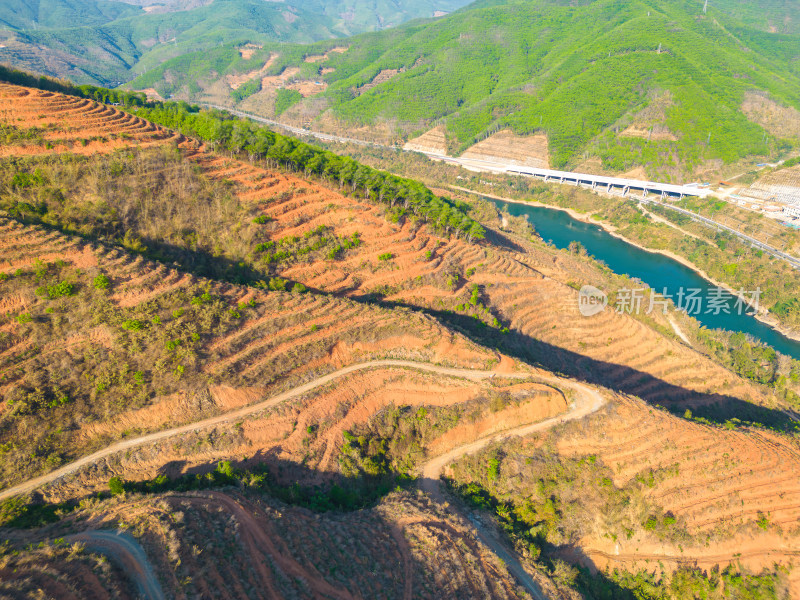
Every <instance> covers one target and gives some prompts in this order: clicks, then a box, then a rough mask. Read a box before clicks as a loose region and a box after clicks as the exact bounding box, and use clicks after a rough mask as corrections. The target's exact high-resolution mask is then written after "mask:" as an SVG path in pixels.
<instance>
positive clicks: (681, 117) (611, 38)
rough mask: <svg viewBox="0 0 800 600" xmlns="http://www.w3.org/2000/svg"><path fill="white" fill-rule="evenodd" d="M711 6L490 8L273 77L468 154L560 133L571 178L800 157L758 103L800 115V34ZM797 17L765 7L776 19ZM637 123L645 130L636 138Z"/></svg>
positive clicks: (770, 4) (371, 37)
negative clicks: (581, 170)
mask: <svg viewBox="0 0 800 600" xmlns="http://www.w3.org/2000/svg"><path fill="white" fill-rule="evenodd" d="M703 4H704V2H703V0H629V1H626V2H620V1H618V0H594V1H584V2H579V3H576V2H568V1H566V0H502V1H501V0H479V2H476V3H474V4H472V5H470V6H469V7H467V8H465V9H462V10H460V11H458V12H456V13H454V14H452V15H450V16H447V17H445V18H442V19H439V20H436V21H433V22H423V23H411V24H406V25H404V26H402V27H399V28H396V29H393V30H387V31H382V32H378V33H374V34H364V35H361V36H358V37H355V38H351V39H349V40H347V43H346V44H343V45H347V46H348V47H349V49H348V51H347V52H344V53H342V54H335V55H331V56H330V57H329V59H328V60H327V61H326V62H325V63H324V67H325V68H326V72H325V74H324V75H323V74H319V75H317V73H318V72H320V71H319V68H320V65H309V64H307V63H304V62H303V57H305V56H306V55H309V54H314V53H317V52H320V51H321V50H323V49H324V48H325V47H327V46H329V45H330V44H328V45H319V44H318V45H316V46H315V45H312V46H284V47H280V48H278V47H275V48H274V50H276V51H278V52H279V53H280V57H279V58H278V60H277V61H275V62H274V64H272V66H271V73H272V74H277V73H280V72H281V71H282V70H283V69H285V68H287V67H299V68H300V69H301V74H306V75H311V76H314V77H317V78H320V79H324V81H325V82H326V83H327V84H328V88H327V89H326V91H325V92H324V93H323V94H321V97H322V98H324V99H325V102H321V101H320V96H315V97H314V98H313V99H306V100H304V101H303V102H304V103H305V105H306V106H305V110H304V113H303V114H304V115H308V114H309V113H313V110H314V109H316V110H317V114H319V112H320V111H321V110H327V111H330V112H332V113H333V114H334V115H335V116H336V117H338V118H339V120H340V121H343V122H344V123H347V124H358V125H364V124H366V125H375V124H379V123H392V124H393V125H394V126H395V127H396V128H397V130H398V134H399V135H406V136H410V135H413V134H416V133H420V132H422V131H424V130H425V129H427V128H430V127H432V126H434V125H436V124H443V125H445V126H446V130H447V136H448V142H449V145H450V150H451V151H454V152H460V151H463V150H464V149H465V148H466V147H468V146H469V145H471V144H473V143H475V142H476V141H478V140H480V139H482V138H484V137H485V136H487V135H488V134H490V133H491V132H493V131H496V130H498V129H501V128H511V129H512V130H513V131H515V132H516V133H519V134H531V133H534V132H544V133H546V134H547V136H548V139H549V144H550V153H551V163H552V164H553V165H554V166H556V167H565V166H570V165H573V166H574V165H576V164H579V163H580V162H581V161H584V160H586V159H588V158H591V157H597V158H599V159H600V160H602V162H603V164H604V166H605V167H606V168H608V169H610V170H625V169H628V168H631V167H633V166H636V165H639V164H642V165H647V166H648V167H650V168H651V170H653V171H660V172H669V171H670V170H671V172H683V173H685V172H690V171H691V170H692V169H695V168H697V167H699V166H701V165H703V164H706V163H707V162H708V161H722V162H723V163H730V162H734V161H736V160H738V159H740V158H742V157H746V156H753V155H758V156H761V155H763V156H769V155H776V154H780V153H781V152H784V151H786V150H787V149H788V148H790V147H791V146H792V145H793V144H796V140H790V139H784V138H786V137H788V136H785V135H783V134H782V132H781V130H780V128H777V129H776V128H772V129H770V128H769V127H768V128H767V129H764V128H762V126H761V125H759V124H758V122H759V119H758V118H757V116H756V117H754V116H753V115H752V114H749V115H748V114H746V111H745V112H743V103H744V101H745V99H746V98H747V97H748V94H754V93H757V94H759V98H761V97H766V99H767V100H766V102H768V103H769V104H770V106H775V107H776V110H783V111H784V112H785V114H787V115H789V116H791V115H797V113H796V109H800V36H798V35H790V34H780V33H770V32H768V31H765V30H764V29H763V28H762V27H761V25H763V24H764V23H763V18H762V19H761V20H760V21H759V23H757V24H756V25H755V26H751V25H749V24H748V23H747V22H746V20H745V19H746V17H747V16H748V15H751V14H752V13H753V12H754V9H753V7H754V6H759V5H761V4H762V2H751V3H749V4H748V5H745V4H744V3H740V2H738V0H716V1H711V2H709V6H708V11H707V14H704V12H703ZM789 4H793V5H798V4H800V3H798V2H792V3H785V5H787V6H788V5H789ZM782 6H784V4H781V3H779V2H777V0H763V11H762V13H761V16H762V17H764V18H766V16H765V15H769V14H780V10H781V7H782ZM775 11H777V12H775ZM264 51H265V52H267V51H270V52H271V51H273V48H269V49H266V48H265V50H264ZM231 68H232V69H236V68H237V67H236V65H233V66H232V67H231ZM331 69H332V70H331ZM175 71H177V70H175V69H173V72H175ZM320 73H321V72H320ZM378 74H381V77H380V78H378V79H376V76H377V75H378ZM158 78H159V75H158V74H157V73H156V74H151V75H150V81H151V82H152V81H156V80H158ZM134 83H135V82H134ZM366 84H372V85H367V86H366V87H364V86H365V85H366ZM301 106H302V105H301ZM792 111H795V112H792ZM797 116H798V117H800V115H797ZM629 126H634V128H636V127H638V133H637V134H636V135H620V134H621V133H623V132H624V131H625V130H626V128H629ZM628 131H630V129H629V130H628ZM642 132H644V133H642ZM654 132H655V134H654Z"/></svg>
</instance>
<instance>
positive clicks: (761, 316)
mask: <svg viewBox="0 0 800 600" xmlns="http://www.w3.org/2000/svg"><path fill="white" fill-rule="evenodd" d="M448 187H449V188H450V189H453V190H458V191H461V192H467V193H470V194H476V195H478V196H483V197H486V198H491V199H492V200H497V201H499V202H506V203H511V204H519V205H522V206H529V207H532V208H536V207H539V208H547V209H550V210H558V211H561V212H564V213H567V214H568V215H569V216H570V217H572V218H573V219H575V220H576V221H581V222H583V223H589V224H591V225H597V226H598V227H600V228H602V229H603V230H604V231H605V232H606V233H607V234H609V235H610V236H612V237H615V238H617V239H619V240H621V241H623V242H625V243H626V244H630V245H631V246H634V247H636V248H638V249H640V250H643V251H645V252H649V253H650V254H660V255H662V256H666V257H667V258H669V259H671V260H674V261H675V262H677V263H680V264H681V265H683V266H685V267H686V268H688V269H690V270H692V271H694V272H695V273H696V274H697V275H699V276H700V277H702V278H703V279H705V280H706V281H708V282H709V283H710V284H712V285H714V286H716V287H719V288H722V289H724V290H725V291H727V292H728V293H729V294H731V296H734V297H736V298H740V299H741V300H742V302H744V303H745V304H747V305H748V306H750V307H751V308H753V307H752V299H750V298H747V297H745V296H742V295H741V294H740V293H739V291H737V290H735V289H733V288H732V287H731V286H730V285H728V284H727V283H725V282H722V281H718V280H717V279H715V278H714V277H711V276H710V275H709V274H708V273H706V272H705V271H704V270H703V269H701V268H700V267H698V266H697V265H695V264H694V263H692V262H690V261H689V260H688V259H686V258H685V257H683V256H680V255H679V254H676V253H674V252H672V251H671V250H665V249H656V248H648V247H647V246H643V245H642V244H640V243H638V242H635V241H633V240H631V239H629V238H627V237H625V236H624V235H622V234H621V233H619V232H618V231H617V228H616V227H615V226H614V225H612V224H611V223H608V222H607V221H603V220H596V219H593V218H592V215H591V214H586V213H580V212H578V211H576V210H574V209H572V208H567V207H563V206H556V205H553V204H546V203H544V202H539V201H538V200H537V201H527V200H517V199H514V198H506V197H504V196H497V195H495V194H490V193H487V192H478V191H475V190H471V189H469V188H465V187H460V186H456V185H450V186H448ZM667 224H668V225H670V226H671V227H674V228H676V229H678V230H679V231H680V228H679V227H677V226H676V225H674V224H673V223H669V222H667ZM600 260H602V259H600ZM753 317H754V318H755V319H757V320H758V321H760V322H761V323H763V324H765V325H767V326H768V327H770V328H771V329H773V330H775V331H777V332H778V333H780V334H781V335H782V336H784V337H786V338H788V339H790V340H793V341H800V333H798V332H797V331H794V330H792V329H788V328H786V327H784V326H783V325H781V324H780V323H779V322H778V320H777V319H776V318H775V317H773V316H772V315H770V314H769V311H768V310H767V309H766V308H764V307H759V308H758V310H757V311H756V313H755V314H754V315H753Z"/></svg>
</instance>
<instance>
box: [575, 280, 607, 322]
mask: <svg viewBox="0 0 800 600" xmlns="http://www.w3.org/2000/svg"><path fill="white" fill-rule="evenodd" d="M607 305H608V296H607V295H606V293H605V292H604V291H603V290H599V289H597V288H596V287H594V286H593V285H585V286H583V287H582V288H581V291H580V292H579V293H578V310H580V311H581V314H582V315H583V316H584V317H593V316H594V315H596V314H599V313H601V312H603V310H604V309H605V307H606V306H607Z"/></svg>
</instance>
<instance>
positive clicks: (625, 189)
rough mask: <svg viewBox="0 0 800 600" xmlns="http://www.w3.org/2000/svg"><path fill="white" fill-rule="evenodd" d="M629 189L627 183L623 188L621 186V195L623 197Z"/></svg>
mask: <svg viewBox="0 0 800 600" xmlns="http://www.w3.org/2000/svg"><path fill="white" fill-rule="evenodd" d="M630 189H631V188H629V187H628V186H627V185H626V186H625V187H624V188H622V197H623V198H624V197H625V196H627V195H628V191H630Z"/></svg>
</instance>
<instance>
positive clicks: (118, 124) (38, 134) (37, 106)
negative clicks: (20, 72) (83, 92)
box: [0, 82, 187, 156]
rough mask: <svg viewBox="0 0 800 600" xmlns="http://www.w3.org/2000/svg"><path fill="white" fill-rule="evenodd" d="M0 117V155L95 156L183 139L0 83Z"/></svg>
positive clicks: (126, 117) (116, 113) (113, 111)
mask: <svg viewBox="0 0 800 600" xmlns="http://www.w3.org/2000/svg"><path fill="white" fill-rule="evenodd" d="M0 119H1V120H2V122H3V126H4V133H5V134H6V142H7V143H6V144H4V145H3V148H2V149H0V156H29V155H43V154H48V155H52V154H53V153H61V152H69V153H71V154H94V153H97V152H101V153H106V152H112V151H114V150H116V149H119V148H124V147H129V146H136V147H140V148H142V147H148V146H154V145H162V144H164V143H172V144H184V143H186V142H187V140H186V138H185V137H184V136H182V135H181V134H179V133H175V132H172V131H168V130H165V129H164V128H162V127H159V126H158V125H155V124H153V123H151V122H149V121H145V120H144V119H142V118H139V117H137V116H135V115H131V114H129V113H126V112H124V111H121V110H119V109H118V108H115V107H113V106H108V105H105V104H100V103H98V102H94V101H93V100H87V99H84V98H76V97H74V96H66V95H64V94H57V93H54V92H48V91H44V90H37V89H32V88H23V87H20V86H13V85H9V84H6V83H2V82H0ZM9 127H10V128H11V129H8V128H9Z"/></svg>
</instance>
